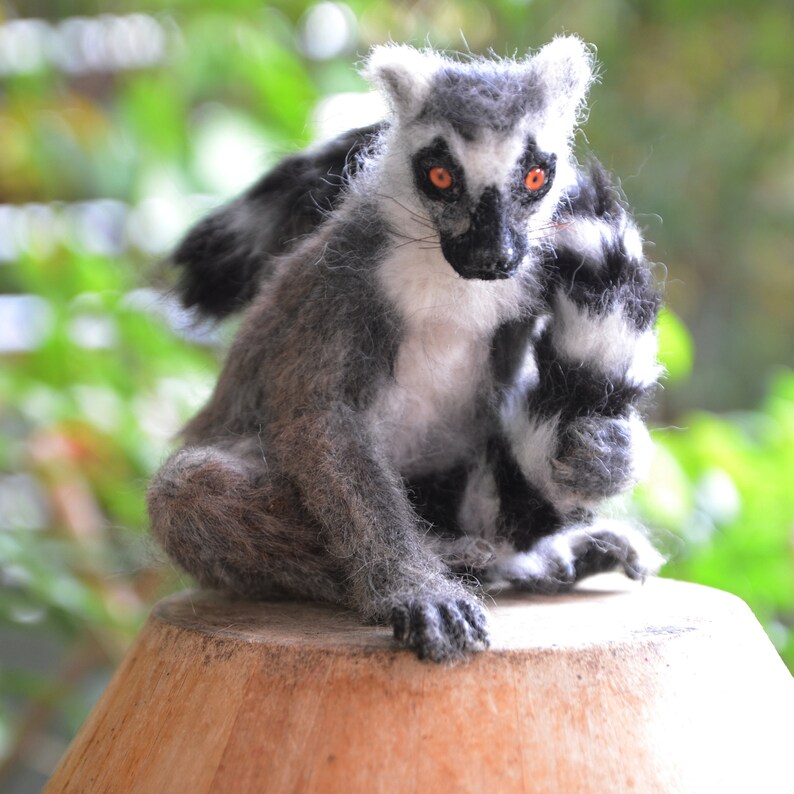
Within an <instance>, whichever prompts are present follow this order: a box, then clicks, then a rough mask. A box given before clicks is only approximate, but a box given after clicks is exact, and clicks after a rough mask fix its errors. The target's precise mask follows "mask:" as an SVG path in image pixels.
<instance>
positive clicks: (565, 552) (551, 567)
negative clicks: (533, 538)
mask: <svg viewBox="0 0 794 794" xmlns="http://www.w3.org/2000/svg"><path fill="white" fill-rule="evenodd" d="M663 562H664V558H663V557H662V556H661V555H660V554H659V552H657V551H656V549H654V548H653V546H652V545H651V543H650V541H649V540H648V539H647V538H646V537H645V536H644V535H643V534H642V533H641V532H640V531H638V530H636V529H633V528H632V527H629V526H626V525H624V524H621V523H620V522H617V521H600V522H597V523H596V524H592V525H588V526H581V525H580V526H575V527H570V528H568V529H564V530H562V531H560V532H557V533H556V534H554V535H549V536H548V537H545V538H543V539H542V540H540V541H539V542H538V543H537V544H536V545H535V546H534V547H533V548H532V549H530V550H529V551H527V552H513V553H511V554H503V555H500V559H499V561H498V562H497V564H496V566H494V569H495V571H496V573H497V574H498V575H499V576H501V577H502V578H504V579H506V580H507V581H509V582H510V583H511V584H513V585H514V586H516V587H518V588H520V589H522V590H529V591H531V592H535V593H559V592H563V591H566V590H570V589H571V588H572V587H573V586H574V585H575V584H576V583H577V582H578V581H580V580H582V579H584V578H586V577H588V576H593V575H594V574H597V573H606V572H607V571H614V570H622V571H623V573H625V574H626V576H628V577H629V578H630V579H639V580H644V579H645V578H646V577H647V576H651V575H653V574H655V573H656V572H657V571H658V570H659V568H660V567H661V566H662V563H663Z"/></svg>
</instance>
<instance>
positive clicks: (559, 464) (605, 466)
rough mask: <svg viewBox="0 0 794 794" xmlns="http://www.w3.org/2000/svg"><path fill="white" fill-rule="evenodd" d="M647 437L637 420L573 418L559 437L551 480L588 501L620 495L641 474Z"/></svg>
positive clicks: (552, 461)
mask: <svg viewBox="0 0 794 794" xmlns="http://www.w3.org/2000/svg"><path fill="white" fill-rule="evenodd" d="M647 435H648V434H647V431H646V430H645V428H644V426H642V423H641V422H640V421H639V420H635V421H630V420H626V419H608V418H606V417H603V416H595V417H583V418H581V419H576V420H574V421H573V422H571V423H570V424H569V425H566V426H565V428H564V429H563V431H562V433H561V435H560V438H559V441H558V445H557V452H556V454H555V456H554V457H553V458H552V460H551V476H552V479H553V480H554V482H555V483H557V485H560V486H562V487H564V488H565V489H566V490H567V491H569V492H570V493H574V494H577V495H578V496H579V497H581V498H582V499H584V500H587V501H589V500H594V499H603V498H605V497H608V496H614V495H616V494H619V493H622V492H623V491H626V490H628V489H629V488H632V487H633V486H634V485H636V484H637V482H638V480H639V479H640V477H641V476H642V474H643V471H642V469H643V468H644V460H643V458H644V457H645V450H644V444H645V443H646V440H647V443H650V440H649V439H647Z"/></svg>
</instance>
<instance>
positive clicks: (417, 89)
mask: <svg viewBox="0 0 794 794" xmlns="http://www.w3.org/2000/svg"><path fill="white" fill-rule="evenodd" d="M443 63H444V59H443V57H442V56H441V55H439V54H438V53H435V52H432V51H431V50H417V49H415V48H414V47H409V46H408V45H407V44H381V45H378V46H377V47H373V48H372V51H371V52H370V54H369V56H368V57H367V59H366V61H365V62H364V65H363V67H362V69H361V74H362V75H363V76H364V78H365V79H366V80H368V81H369V82H370V83H372V84H373V85H375V86H377V87H378V88H380V89H381V90H382V91H383V92H384V93H385V95H386V98H387V99H388V101H389V102H390V103H391V106H392V109H393V110H394V111H395V112H396V113H397V115H399V116H402V117H403V118H405V117H410V116H411V115H413V114H415V113H417V112H418V111H419V109H420V108H421V106H422V104H423V103H424V99H425V97H426V96H427V92H428V89H429V87H430V81H431V79H432V77H433V75H434V74H435V73H436V72H437V71H438V70H439V69H440V68H441V66H442V65H443Z"/></svg>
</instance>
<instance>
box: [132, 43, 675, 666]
mask: <svg viewBox="0 0 794 794" xmlns="http://www.w3.org/2000/svg"><path fill="white" fill-rule="evenodd" d="M364 73H365V75H366V76H367V77H368V78H369V79H370V80H371V81H372V82H373V84H374V85H376V86H377V87H379V88H380V90H381V91H383V92H384V94H385V96H386V99H387V104H388V105H389V107H390V108H391V115H390V116H389V117H388V118H386V119H384V120H383V121H382V122H381V123H379V124H376V125H372V126H370V127H366V128H362V129H358V130H351V131H349V132H347V133H345V134H343V135H342V136H340V137H339V138H337V139H336V140H335V141H332V142H330V143H327V144H324V145H323V146H320V147H317V148H314V149H310V150H307V151H306V152H304V153H300V154H297V155H293V156H291V157H289V158H287V159H285V160H284V161H283V162H282V163H281V164H280V165H278V166H276V168H275V169H274V170H273V171H271V172H270V173H269V174H267V175H265V176H264V177H263V178H262V179H260V180H259V181H258V182H257V183H256V184H255V185H254V186H253V187H252V188H251V189H249V190H248V191H246V192H245V193H244V194H243V195H242V196H240V197H239V198H237V199H235V200H234V201H232V202H230V203H229V204H227V205H225V206H222V207H220V208H218V209H217V210H215V211H214V212H213V213H211V214H210V215H209V216H208V217H207V218H205V219H204V220H202V221H200V222H199V223H198V224H196V226H195V227H194V228H193V229H191V230H190V231H189V232H188V234H187V235H186V237H185V239H184V240H183V242H182V243H181V244H180V246H179V247H178V248H177V250H176V252H175V254H174V257H173V259H174V263H175V264H176V265H177V266H178V267H179V268H180V270H181V272H182V280H181V282H180V285H179V287H178V291H179V292H180V294H181V296H182V300H183V302H184V303H185V304H186V305H187V306H190V307H193V308H195V309H196V310H197V311H199V312H200V313H203V314H205V315H208V316H211V317H217V318H221V317H224V316H226V315H228V314H230V313H232V312H234V311H238V310H241V309H245V312H246V314H245V317H244V319H243V322H242V324H241V326H240V329H239V331H238V333H237V336H236V338H235V340H234V342H233V344H232V346H231V349H230V350H229V353H228V357H227V360H226V363H225V366H224V369H223V371H222V373H221V376H220V378H219V380H218V383H217V386H216V388H215V390H214V393H213V395H212V396H211V398H210V400H209V401H208V403H207V405H206V406H205V407H204V408H203V409H202V410H201V411H200V412H199V413H198V414H197V416H196V417H195V418H194V419H193V420H192V421H191V422H190V423H189V424H188V425H187V426H186V428H185V429H184V431H183V434H182V440H183V447H182V449H180V450H178V451H177V452H176V453H174V455H172V456H171V458H169V459H168V460H167V461H166V462H165V463H164V465H163V466H162V468H161V469H160V471H159V472H158V474H157V475H156V476H155V478H154V479H153V481H152V483H151V486H150V488H149V494H148V499H149V514H150V518H151V524H152V530H153V533H154V535H155V537H156V538H157V539H158V540H159V542H160V543H161V545H162V546H163V548H164V549H165V551H166V553H167V554H168V555H169V556H170V557H171V559H173V560H174V562H175V563H176V564H178V565H179V566H180V567H181V568H183V569H184V570H186V571H187V572H189V573H190V574H192V575H193V576H195V577H196V578H197V579H198V580H199V581H200V582H201V583H202V584H204V585H207V586H211V587H218V588H223V589H226V590H230V591H232V592H235V593H238V594H241V595H244V596H248V597H273V596H288V597H295V598H312V599H319V600H326V601H330V602H334V603H340V604H344V605H346V606H348V607H351V608H353V609H355V610H357V611H358V612H359V614H360V615H361V617H362V619H363V620H366V621H375V622H381V623H390V624H391V625H392V626H393V628H394V631H395V637H396V638H397V640H398V641H399V642H402V643H403V644H405V645H406V646H407V647H410V648H412V649H413V650H414V651H415V652H416V653H417V654H418V655H419V656H420V657H421V658H427V659H430V660H433V661H448V660H454V659H457V658H460V657H461V656H463V655H465V654H467V653H469V652H472V651H476V650H480V649H482V648H484V647H486V646H487V643H488V629H487V615H486V612H485V610H484V608H483V605H482V603H481V596H480V593H479V585H478V582H483V583H488V582H494V581H497V580H507V581H509V582H511V583H512V584H514V585H516V586H520V587H523V588H525V589H530V590H540V591H555V590H559V589H565V588H567V587H571V586H573V585H574V584H575V583H576V581H578V580H579V579H581V578H582V577H584V576H589V575H592V574H594V573H597V572H599V571H601V570H611V569H613V568H617V569H620V570H624V571H625V572H626V573H627V575H629V576H632V577H635V578H641V577H643V576H645V575H647V574H648V573H651V572H653V571H654V570H656V568H657V567H658V564H659V558H658V556H657V555H655V553H652V551H653V550H652V547H651V546H650V544H649V543H648V542H647V540H645V538H644V536H643V535H642V534H641V533H640V532H639V531H638V530H637V529H636V528H634V527H625V526H622V525H620V524H610V525H609V526H606V525H605V524H604V523H603V520H602V519H600V518H599V517H598V509H599V506H600V505H601V503H602V502H603V501H604V500H605V499H607V498H609V497H610V496H612V495H614V494H615V493H620V492H622V491H624V490H626V489H627V488H629V487H631V485H632V484H633V483H634V482H636V480H637V479H638V477H639V476H640V474H641V470H642V468H643V466H644V465H645V463H644V461H645V460H646V459H647V451H648V436H647V431H646V429H645V426H644V424H643V422H642V419H641V411H642V408H643V405H644V403H645V401H646V400H647V398H648V396H649V395H650V393H651V392H652V389H653V385H654V383H655V380H656V378H657V376H658V373H659V368H658V365H657V364H656V360H655V336H654V331H653V323H654V319H655V317H656V313H657V311H658V307H659V302H660V300H659V292H658V289H657V287H656V285H655V284H654V280H653V278H652V276H651V271H650V267H649V265H648V263H647V261H646V260H645V258H644V255H643V252H642V240H641V237H640V235H639V232H638V230H637V228H636V226H635V225H634V223H633V221H632V220H631V217H630V214H629V212H628V210H627V209H626V207H625V205H624V202H623V200H622V198H621V196H620V193H619V191H618V189H617V187H616V185H615V184H614V181H613V180H612V179H611V178H610V177H609V175H608V174H607V173H606V172H605V171H604V169H603V168H602V167H601V166H600V165H599V164H598V163H597V162H596V161H593V162H592V163H590V164H588V165H586V166H580V165H579V164H577V163H576V161H575V159H574V158H573V155H572V153H571V140H572V137H573V134H574V132H575V129H576V125H577V122H578V121H579V120H580V119H582V118H583V115H584V112H583V111H584V107H585V105H584V101H585V96H586V92H587V89H588V87H589V85H590V84H591V82H592V80H593V79H594V74H595V64H594V60H593V57H592V52H591V50H590V48H588V47H587V46H585V45H584V44H583V43H582V42H581V41H580V40H579V39H577V38H575V37H561V38H558V39H555V40H554V41H553V42H552V43H550V44H549V45H547V46H546V47H544V48H542V49H541V50H540V51H539V52H537V53H530V54H528V55H527V56H526V57H525V58H523V59H518V60H512V59H510V60H503V59H496V58H493V59H481V58H471V57H460V58H455V57H450V56H447V55H442V54H440V53H436V52H433V51H428V50H415V49H413V48H410V47H404V46H399V45H391V46H385V47H380V48H375V49H374V50H373V52H372V54H371V56H370V57H369V58H368V59H367V61H366V63H365V65H364ZM433 168H443V169H444V171H445V172H446V174H448V175H449V177H450V179H449V184H448V185H447V187H445V188H443V189H442V188H439V187H438V186H437V185H435V184H434V183H433V182H432V180H431V179H430V171H431V170H432V169H433ZM532 169H538V170H540V171H541V172H542V174H543V179H542V180H541V181H542V185H541V186H540V187H539V188H538V189H530V186H529V185H528V184H527V182H526V181H525V177H526V175H527V173H528V172H529V171H531V170H532ZM461 574H463V575H462V576H461Z"/></svg>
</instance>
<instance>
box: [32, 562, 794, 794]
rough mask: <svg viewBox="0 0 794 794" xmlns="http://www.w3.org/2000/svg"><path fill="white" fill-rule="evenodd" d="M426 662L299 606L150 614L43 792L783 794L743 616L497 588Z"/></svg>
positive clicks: (782, 707)
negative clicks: (482, 628)
mask: <svg viewBox="0 0 794 794" xmlns="http://www.w3.org/2000/svg"><path fill="white" fill-rule="evenodd" d="M490 612H491V618H492V631H493V640H494V642H493V647H492V649H491V650H490V651H486V652H483V653H480V654H478V655H476V656H474V657H473V658H472V659H471V660H470V661H468V662H467V663H464V664H461V665H458V666H454V667H444V666H438V665H433V664H430V663H423V662H419V661H418V660H417V659H416V658H414V656H413V655H412V654H411V653H409V652H407V651H403V650H395V648H394V644H393V641H392V639H391V637H390V632H389V630H388V629H386V628H373V627H368V626H362V625H361V624H360V622H359V620H358V618H357V617H356V616H355V615H353V614H350V613H348V612H345V611H343V610H340V609H336V608H333V607H328V606H322V605H316V604H295V603H278V604H274V603H246V602H240V601H230V600H225V599H223V598H221V597H220V596H218V595H216V594H213V593H206V592H186V593H181V594H178V595H175V596H172V597H170V598H167V599H165V600H164V601H161V602H160V603H159V604H158V605H157V606H156V607H155V608H154V610H153V612H152V615H151V617H150V619H149V622H148V623H147V625H146V627H145V628H144V629H143V631H142V632H141V634H140V636H139V638H138V640H137V641H136V643H135V645H134V646H133V648H132V649H131V650H130V652H129V654H128V656H127V658H126V660H125V662H124V664H123V665H122V666H121V668H120V669H119V670H118V672H117V674H116V676H115V677H114V679H113V681H112V682H111V684H110V685H109V687H108V689H107V691H106V692H105V694H104V696H103V697H102V699H101V700H100V702H99V703H98V704H97V706H96V708H95V709H94V711H93V712H92V714H91V715H90V717H89V719H88V720H87V722H86V724H85V725H84V726H83V728H82V730H81V732H80V733H79V734H78V736H77V738H76V739H75V740H74V742H73V744H72V746H71V747H70V748H69V751H68V752H67V754H66V756H65V757H64V758H63V760H62V761H61V763H60V765H59V767H58V769H57V770H56V772H55V774H54V776H53V778H52V780H51V781H50V783H49V785H48V786H47V788H46V789H45V792H46V793H47V794H55V793H56V792H75V794H95V793H98V792H125V793H126V792H140V794H182V793H183V792H184V794H201V793H203V792H212V793H213V794H216V793H217V792H229V794H249V792H250V793H251V794H253V793H254V792H255V793H256V794H262V793H263V792H265V793H269V792H301V793H302V792H317V793H318V794H320V793H322V794H329V793H331V794H332V793H334V792H345V793H347V792H366V794H371V793H372V792H488V794H497V793H499V794H502V793H503V792H532V793H533V794H537V793H540V792H555V794H556V792H570V794H581V793H582V792H598V793H599V794H612V792H624V791H634V792H659V794H662V793H663V794H671V793H672V792H685V793H686V794H700V793H701V792H720V793H721V794H723V793H724V792H734V791H735V792H742V794H747V793H748V792H771V791H786V790H792V789H790V788H788V787H789V786H794V783H792V781H794V775H792V773H791V754H792V752H794V732H793V731H792V727H791V726H792V724H793V723H794V682H793V681H792V678H791V676H790V675H789V674H788V671H787V670H786V669H785V667H784V665H783V664H782V662H781V661H780V659H779V657H778V656H777V654H776V653H775V651H774V649H773V648H772V646H771V644H770V643H769V640H768V639H767V638H766V636H765V634H764V633H763V631H762V630H761V628H760V626H759V625H758V623H757V622H756V620H755V618H754V617H753V615H752V614H751V613H750V611H749V609H748V608H747V607H746V606H745V604H744V603H743V602H742V601H740V600H739V599H737V598H736V597H734V596H731V595H728V594H727V593H723V592H720V591H717V590H711V589H709V588H706V587H700V586H697V585H691V584H684V583H681V582H673V581H665V580H655V581H651V582H648V583H647V584H646V585H645V586H639V585H634V584H631V583H629V582H627V581H626V580H624V579H622V578H620V577H614V576H607V577H598V578H596V579H593V580H591V581H590V582H587V583H585V587H584V588H582V589H580V590H577V591H575V592H573V593H571V594H568V595H565V596H558V597H550V598H543V597H530V596H526V595H521V594H503V595H501V596H499V597H498V598H497V599H496V601H495V603H493V604H492V605H491V607H490Z"/></svg>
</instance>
